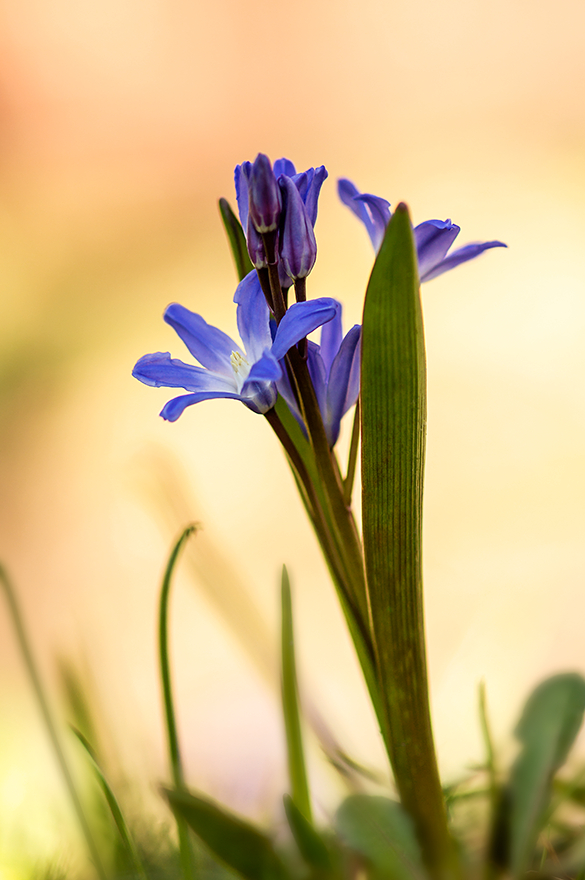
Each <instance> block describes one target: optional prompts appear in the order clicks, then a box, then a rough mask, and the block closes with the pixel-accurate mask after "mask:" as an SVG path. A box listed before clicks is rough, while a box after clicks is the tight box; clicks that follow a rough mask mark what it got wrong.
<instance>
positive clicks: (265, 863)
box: [162, 789, 288, 880]
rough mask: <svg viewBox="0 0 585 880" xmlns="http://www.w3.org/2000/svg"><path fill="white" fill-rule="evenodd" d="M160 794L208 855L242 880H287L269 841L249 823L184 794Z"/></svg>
mask: <svg viewBox="0 0 585 880" xmlns="http://www.w3.org/2000/svg"><path fill="white" fill-rule="evenodd" d="M162 794H163V795H164V797H166V799H167V800H168V802H169V804H170V806H171V808H172V810H173V812H175V813H176V814H178V815H179V816H181V817H182V818H183V819H184V820H185V822H186V823H187V824H188V825H189V826H190V827H191V828H192V830H193V831H194V832H195V834H196V835H197V836H198V837H199V838H200V839H201V840H202V841H203V843H204V844H205V845H206V846H207V847H208V848H209V849H210V850H211V851H212V853H214V854H215V855H216V856H217V857H218V858H219V859H221V861H222V862H224V863H225V864H226V865H228V867H230V868H232V869H233V870H234V871H237V873H238V874H240V875H241V876H242V877H244V878H245V880H288V874H287V872H286V870H285V867H284V865H283V864H282V862H281V860H280V858H279V856H278V855H277V853H276V851H275V849H274V846H273V845H272V841H271V840H270V838H269V837H267V835H265V834H264V833H263V832H262V831H260V830H259V829H257V828H255V827H254V826H253V825H252V824H251V823H249V822H246V821H245V820H244V819H240V818H239V816H235V815H234V814H233V813H230V812H229V811H228V810H226V809H224V808H223V807H220V806H219V805H218V804H214V803H213V802H212V801H210V800H208V799H207V798H202V797H199V796H197V795H193V794H189V793H188V792H186V791H173V790H170V789H162Z"/></svg>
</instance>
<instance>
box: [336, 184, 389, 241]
mask: <svg viewBox="0 0 585 880" xmlns="http://www.w3.org/2000/svg"><path fill="white" fill-rule="evenodd" d="M337 191H338V193H339V198H340V199H341V201H342V202H343V203H344V205H347V207H348V208H350V209H351V210H352V211H353V213H354V214H355V215H356V217H359V219H360V220H361V221H362V223H363V224H364V226H365V227H366V230H367V232H368V235H369V236H370V240H371V242H372V244H373V245H374V249H375V250H376V252H377V251H378V250H379V248H380V245H381V244H382V240H383V238H384V233H385V231H386V227H387V225H388V223H389V221H390V202H389V201H388V200H387V199H383V198H382V197H381V196H373V195H371V194H370V193H360V191H359V190H358V188H357V187H356V186H355V184H353V183H352V182H351V180H347V178H341V179H340V180H338V181H337Z"/></svg>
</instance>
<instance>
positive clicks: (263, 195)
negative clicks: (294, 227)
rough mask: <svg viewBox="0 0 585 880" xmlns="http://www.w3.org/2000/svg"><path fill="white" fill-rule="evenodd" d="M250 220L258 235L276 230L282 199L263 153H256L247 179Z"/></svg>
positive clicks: (267, 159)
mask: <svg viewBox="0 0 585 880" xmlns="http://www.w3.org/2000/svg"><path fill="white" fill-rule="evenodd" d="M248 198H249V209H250V215H249V216H250V219H251V220H252V223H253V224H254V227H255V229H256V230H257V231H258V232H260V233H265V232H274V230H275V229H277V228H278V221H279V220H280V212H281V210H282V198H281V195H280V189H279V186H278V183H277V182H276V177H275V176H274V171H273V170H272V166H271V164H270V159H269V158H268V156H265V155H264V153H258V155H257V156H256V159H255V161H254V164H253V165H252V167H251V169H250V172H249V177H248Z"/></svg>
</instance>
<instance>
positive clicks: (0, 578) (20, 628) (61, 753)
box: [0, 565, 107, 880]
mask: <svg viewBox="0 0 585 880" xmlns="http://www.w3.org/2000/svg"><path fill="white" fill-rule="evenodd" d="M0 586H1V587H2V588H3V590H4V594H5V596H6V601H7V604H8V610H9V612H10V616H11V618H12V625H13V627H14V632H15V634H16V639H17V642H18V646H19V648H20V653H21V655H22V659H23V661H24V665H25V667H26V671H27V673H28V677H29V680H30V683H31V685H32V689H33V691H34V694H35V697H36V700H37V703H38V706H39V709H40V711H41V715H42V718H43V721H44V723H45V728H46V731H47V734H48V736H49V740H50V742H51V745H52V747H53V752H54V754H55V757H56V759H57V764H58V765H59V769H60V771H61V775H62V777H63V781H64V782H65V786H66V788H67V791H68V794H69V798H70V800H71V804H72V806H73V809H74V811H75V814H76V816H77V820H78V822H79V826H80V828H81V832H82V834H83V837H84V838H85V842H86V844H87V848H88V851H89V854H90V857H91V860H92V861H93V864H94V867H95V869H96V873H97V874H98V876H99V877H100V880H107V875H106V871H105V868H104V865H103V863H102V859H101V856H100V852H99V848H98V846H97V843H96V839H95V836H94V833H93V830H92V828H91V825H90V823H89V821H88V819H87V816H86V814H85V810H84V808H83V804H82V802H81V798H80V796H79V792H78V790H77V785H76V783H75V780H74V778H73V774H72V772H71V768H70V766H69V761H68V760H67V756H66V754H65V750H64V749H63V745H62V743H61V737H60V736H59V733H58V730H57V724H56V723H55V720H54V718H53V713H52V711H51V708H50V706H49V700H48V697H47V694H46V691H45V687H44V685H43V682H42V679H41V676H40V673H39V670H38V668H37V664H36V661H35V658H34V656H33V652H32V648H31V645H30V641H29V638H28V633H27V631H26V627H25V623H24V618H23V616H22V613H21V611H20V607H19V605H18V600H17V598H16V591H15V590H14V588H13V586H12V583H11V581H10V578H9V577H8V574H7V573H6V571H5V569H4V567H3V566H2V565H0Z"/></svg>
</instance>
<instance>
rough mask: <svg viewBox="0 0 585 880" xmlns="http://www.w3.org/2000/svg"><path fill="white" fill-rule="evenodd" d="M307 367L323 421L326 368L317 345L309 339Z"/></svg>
mask: <svg viewBox="0 0 585 880" xmlns="http://www.w3.org/2000/svg"><path fill="white" fill-rule="evenodd" d="M307 367H308V368H309V375H310V376H311V381H312V383H313V388H314V389H315V397H316V398H317V403H318V404H319V410H320V412H321V417H322V418H323V421H325V419H326V404H327V370H326V368H325V364H324V363H323V358H322V357H321V351H320V349H319V346H318V345H315V343H314V342H311V341H309V343H308V346H307ZM325 429H327V425H325Z"/></svg>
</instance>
